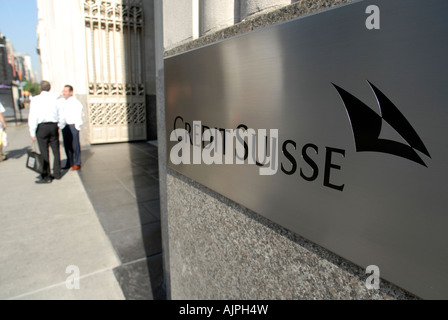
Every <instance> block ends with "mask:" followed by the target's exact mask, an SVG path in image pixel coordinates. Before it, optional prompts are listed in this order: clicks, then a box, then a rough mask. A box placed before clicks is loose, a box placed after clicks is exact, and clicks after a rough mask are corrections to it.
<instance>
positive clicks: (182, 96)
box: [165, 0, 448, 299]
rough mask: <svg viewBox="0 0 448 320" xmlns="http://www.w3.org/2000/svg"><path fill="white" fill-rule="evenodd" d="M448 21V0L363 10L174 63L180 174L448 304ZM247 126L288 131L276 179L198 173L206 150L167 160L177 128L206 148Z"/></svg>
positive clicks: (227, 169)
mask: <svg viewBox="0 0 448 320" xmlns="http://www.w3.org/2000/svg"><path fill="white" fill-rule="evenodd" d="M372 5H373V6H374V7H372ZM447 12H448V2H447V1H445V0H430V1H420V0H396V1H386V0H382V1H380V0H376V1H359V2H355V3H352V4H349V5H345V6H342V7H339V8H335V9H331V10H327V11H324V12H322V13H319V14H316V15H311V16H308V17H304V18H300V19H295V20H292V21H289V22H286V23H283V24H279V25H275V26H272V27H268V28H264V29H261V30H258V31H254V32H251V33H248V34H245V35H243V36H239V37H235V38H232V39H229V40H226V41H223V42H219V43H216V44H213V45H210V46H206V47H203V48H200V49H197V50H193V51H189V52H187V53H184V54H180V55H177V56H173V57H170V58H167V59H166V60H165V78H166V121H167V122H166V126H167V140H168V159H169V160H168V161H169V164H168V165H169V167H170V168H172V169H174V170H176V171H178V172H180V173H181V174H183V175H185V176H187V177H190V178H191V179H194V180H195V181H197V182H199V183H201V184H203V185H205V186H207V187H209V188H211V189H212V190H214V191H216V192H218V193H220V194H222V195H224V196H225V197H227V198H229V199H232V200H234V201H235V202H237V203H240V204H241V205H243V206H245V207H247V208H249V209H251V210H253V211H255V212H257V213H259V214H261V215H263V216H264V217H266V218H268V219H270V220H272V221H274V222H276V223H278V224H279V225H281V226H284V227H286V228H288V229H289V230H292V231H293V232H295V233H297V234H299V235H301V236H303V237H305V238H307V239H309V240H311V241H313V242H315V243H317V244H319V245H321V246H323V247H325V248H327V249H329V250H331V251H333V252H335V253H336V254H338V255H340V256H342V257H344V258H346V259H348V260H350V261H352V262H354V263H356V264H357V265H359V266H361V267H363V268H366V267H367V266H370V265H376V266H378V267H379V270H380V273H381V274H380V275H381V277H382V278H383V279H386V280H388V281H390V282H392V283H394V284H396V285H398V286H400V287H402V288H404V289H406V290H408V291H410V292H412V293H414V294H416V295H417V296H420V297H422V298H444V299H446V298H448V277H446V274H445V273H446V271H447V270H448V246H447V244H448V232H446V226H448V212H447V208H448V197H447V195H446V193H447V188H446V185H445V181H446V179H447V177H448V166H447V165H446V163H447V160H448V143H447V138H446V137H447V136H448V130H447V125H446V124H447V123H448V109H447V101H448V89H447V88H448V77H447V75H448V63H447V57H448V41H447V35H448V34H447V32H448V19H446V17H445V15H446V13H447ZM199 121H200V123H199ZM195 127H197V129H198V130H194V129H195ZM238 127H240V128H243V129H244V130H246V129H247V130H249V129H254V130H255V131H256V132H257V133H258V132H259V131H258V130H259V129H266V130H267V131H268V132H271V134H272V135H274V132H273V131H270V130H271V129H277V130H278V140H277V143H278V144H277V145H276V144H275V143H274V144H273V147H272V148H271V147H270V144H269V148H268V149H269V151H272V150H273V149H275V148H277V150H278V163H277V165H278V166H277V171H275V170H274V169H273V170H272V172H271V173H273V172H274V171H275V172H274V174H269V175H263V174H260V167H259V166H257V165H253V164H252V165H251V164H237V163H236V160H235V163H234V164H224V163H223V164H210V165H208V164H204V157H202V158H197V159H196V160H198V159H199V160H200V162H201V163H202V164H193V160H194V159H193V157H194V156H197V155H201V153H200V152H203V149H204V148H203V147H200V149H199V150H200V151H199V153H195V152H197V151H198V149H194V148H193V146H191V154H190V155H189V158H190V159H191V163H190V164H187V162H183V163H182V162H181V163H179V164H174V163H173V162H172V161H171V160H172V158H171V160H170V156H172V155H173V154H174V155H176V154H177V155H179V156H180V155H185V156H187V154H186V151H185V150H186V149H180V146H181V144H182V143H183V142H182V141H181V142H178V141H177V140H175V141H170V140H171V139H170V137H171V134H172V133H173V130H174V129H182V128H183V129H186V130H187V131H188V132H190V137H191V139H190V140H192V141H194V142H195V143H196V145H198V144H197V141H196V140H195V139H196V138H197V136H199V138H201V133H202V132H203V131H204V132H205V130H206V129H207V128H217V129H218V131H217V132H219V133H221V135H222V136H223V137H224V136H225V130H226V129H228V130H230V129H236V128H238ZM260 136H261V137H262V135H260ZM216 139H217V138H216ZM186 140H187V139H185V140H184V141H186ZM234 140H235V142H236V141H237V139H234ZM260 140H261V139H260ZM218 141H219V142H220V143H221V142H222V140H221V139H217V140H215V142H218ZM247 141H248V140H247ZM269 141H271V139H269ZM228 142H229V139H227V141H225V142H224V143H228ZM274 142H275V141H274ZM210 145H211V144H210ZM210 145H209V143H208V142H204V143H203V146H207V147H210ZM243 146H244V151H246V154H248V153H249V152H250V151H249V149H250V148H248V147H249V144H248V142H246V143H245V144H244V145H243ZM260 148H261V146H260ZM173 149H174V151H175V152H174V151H173ZM235 149H236V148H235ZM274 151H275V150H274ZM184 153H185V154H184ZM228 154H229V153H227V155H228ZM202 155H203V154H202ZM209 155H211V153H209ZM239 155H242V154H241V153H240V154H239ZM232 156H234V158H235V159H236V157H237V156H238V154H236V155H235V153H233V152H232ZM249 159H250V157H249ZM178 160H179V159H177V160H176V161H175V162H176V163H177V161H178ZM248 161H249V160H247V161H246V162H248ZM266 163H267V162H266ZM267 164H268V163H267ZM274 167H275V166H273V168H274Z"/></svg>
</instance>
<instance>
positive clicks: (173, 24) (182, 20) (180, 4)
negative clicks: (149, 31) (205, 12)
mask: <svg viewBox="0 0 448 320" xmlns="http://www.w3.org/2000/svg"><path fill="white" fill-rule="evenodd" d="M163 25H164V30H163V33H164V34H163V45H164V48H170V47H174V46H176V45H178V44H181V43H182V42H185V41H187V40H191V39H192V38H193V1H192V0H183V1H167V0H164V1H163Z"/></svg>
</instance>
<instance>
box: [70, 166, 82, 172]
mask: <svg viewBox="0 0 448 320" xmlns="http://www.w3.org/2000/svg"><path fill="white" fill-rule="evenodd" d="M79 169H81V166H73V167H72V171H76V170H79Z"/></svg>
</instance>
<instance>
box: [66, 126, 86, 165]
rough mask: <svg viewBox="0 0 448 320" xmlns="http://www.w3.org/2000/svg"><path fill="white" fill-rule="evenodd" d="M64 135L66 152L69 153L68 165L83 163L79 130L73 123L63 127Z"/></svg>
mask: <svg viewBox="0 0 448 320" xmlns="http://www.w3.org/2000/svg"><path fill="white" fill-rule="evenodd" d="M62 136H63V137H64V148H65V154H66V155H67V166H80V165H81V145H80V143H79V131H78V130H76V128H75V126H74V125H73V124H68V125H66V126H65V128H64V129H62Z"/></svg>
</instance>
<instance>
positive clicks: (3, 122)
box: [0, 102, 6, 162]
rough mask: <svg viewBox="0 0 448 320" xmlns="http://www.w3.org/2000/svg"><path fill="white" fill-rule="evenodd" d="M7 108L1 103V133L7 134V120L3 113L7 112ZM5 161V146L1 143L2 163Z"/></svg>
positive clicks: (0, 158) (0, 155)
mask: <svg viewBox="0 0 448 320" xmlns="http://www.w3.org/2000/svg"><path fill="white" fill-rule="evenodd" d="M5 111H6V110H5V107H3V104H2V103H1V102H0V133H1V132H3V131H5V132H6V120H5V116H4V115H3V113H4V112H5ZM3 160H6V157H5V155H4V154H3V144H2V143H0V162H2V161H3Z"/></svg>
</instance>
